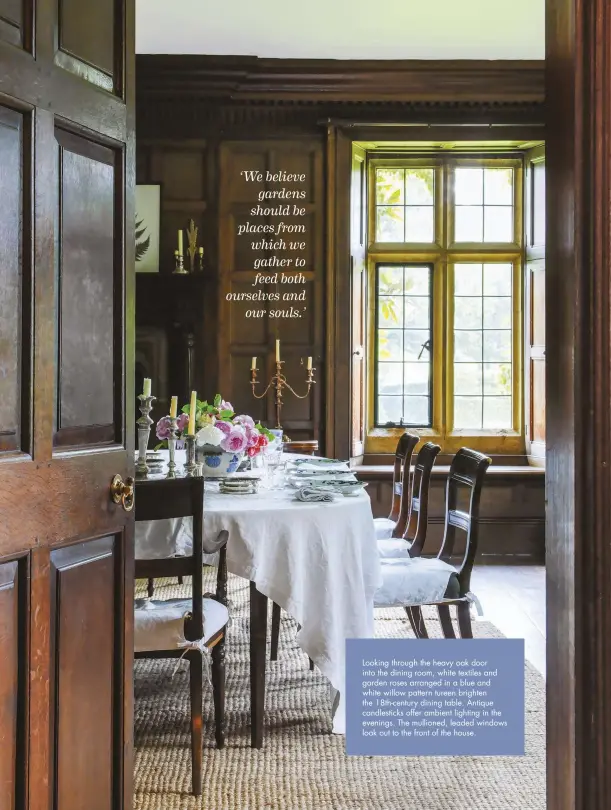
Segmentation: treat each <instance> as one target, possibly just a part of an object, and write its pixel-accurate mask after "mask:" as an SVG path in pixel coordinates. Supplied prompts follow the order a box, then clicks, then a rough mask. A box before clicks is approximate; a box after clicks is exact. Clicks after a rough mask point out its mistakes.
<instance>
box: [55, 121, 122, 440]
mask: <svg viewBox="0 0 611 810" xmlns="http://www.w3.org/2000/svg"><path fill="white" fill-rule="evenodd" d="M57 140H58V143H59V150H60V177H61V181H60V182H61V185H60V199H59V206H60V211H59V217H58V220H59V222H60V223H61V226H60V227H61V232H60V234H59V240H60V244H61V254H60V256H59V279H58V284H59V291H60V292H59V311H58V324H59V327H58V328H59V341H58V342H59V360H58V362H59V391H58V403H57V404H58V413H57V432H56V435H55V444H56V445H60V446H65V445H71V446H83V445H87V444H101V443H105V442H107V443H108V442H113V441H116V440H119V441H120V437H121V432H122V431H121V427H120V417H121V410H119V412H118V413H117V414H116V417H117V418H116V417H115V389H114V385H113V381H114V379H115V374H117V373H118V374H120V373H121V370H120V366H119V368H118V369H115V351H114V333H115V330H116V331H117V333H118V334H121V318H120V313H119V312H117V309H118V307H116V306H115V299H116V298H118V300H119V301H120V300H121V273H120V268H119V273H117V272H116V270H117V268H116V266H115V257H116V256H117V251H116V250H115V219H116V216H117V214H118V213H119V212H117V211H116V210H115V200H116V197H117V194H116V171H115V160H116V157H115V154H114V153H113V151H112V150H111V149H108V148H106V147H103V146H100V145H99V144H94V143H91V142H90V141H87V140H85V139H84V138H82V137H78V136H76V135H72V134H71V133H67V132H64V131H62V130H58V132H57ZM118 258H119V259H121V258H122V254H121V253H119V254H118ZM115 278H116V279H117V283H116V289H117V292H118V295H115V292H114V290H115ZM75 302H78V303H75ZM88 335H90V336H91V339H87V336H88ZM117 359H119V360H120V358H117ZM117 422H118V424H117Z"/></svg>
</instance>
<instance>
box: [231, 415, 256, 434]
mask: <svg viewBox="0 0 611 810" xmlns="http://www.w3.org/2000/svg"><path fill="white" fill-rule="evenodd" d="M233 424H234V425H243V426H244V427H245V428H250V429H251V430H254V427H255V420H254V419H253V418H252V416H246V414H241V416H236V417H235V419H234V420H233Z"/></svg>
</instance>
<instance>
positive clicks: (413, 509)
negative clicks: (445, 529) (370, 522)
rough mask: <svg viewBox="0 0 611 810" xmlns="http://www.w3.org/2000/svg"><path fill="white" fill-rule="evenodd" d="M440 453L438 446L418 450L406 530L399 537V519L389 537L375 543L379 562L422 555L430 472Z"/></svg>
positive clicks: (427, 511)
mask: <svg viewBox="0 0 611 810" xmlns="http://www.w3.org/2000/svg"><path fill="white" fill-rule="evenodd" d="M440 450H441V447H440V446H439V445H438V444H433V443H432V442H426V443H425V444H423V445H422V447H421V448H420V450H419V451H418V455H417V456H416V463H415V464H414V472H413V473H412V476H411V482H410V486H409V489H410V492H411V499H410V501H409V504H408V510H407V511H408V513H409V516H408V518H407V527H406V528H405V530H404V532H403V533H402V534H399V531H400V528H401V527H400V524H401V522H402V521H401V520H399V521H398V522H397V524H396V528H395V531H394V533H393V535H392V536H391V537H389V538H384V539H381V540H378V541H377V543H378V551H379V553H380V558H381V559H387V558H396V557H404V558H405V557H420V555H421V554H422V550H423V548H424V543H425V540H426V533H427V528H428V522H429V490H430V484H431V472H432V470H433V466H434V464H435V459H436V458H437V455H438V453H439V451H440ZM405 509H406V506H405V504H402V510H405Z"/></svg>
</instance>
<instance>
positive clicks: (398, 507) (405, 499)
mask: <svg viewBox="0 0 611 810" xmlns="http://www.w3.org/2000/svg"><path fill="white" fill-rule="evenodd" d="M419 441H420V436H416V434H415V433H409V431H407V430H406V431H405V433H404V434H403V435H402V436H401V438H400V439H399V441H398V443H397V449H396V450H395V463H394V466H393V471H392V502H391V509H390V514H389V515H388V518H389V520H392V521H393V522H394V523H397V524H398V525H397V527H396V529H395V532H394V534H395V535H396V536H397V537H401V536H402V535H403V532H404V531H405V528H406V526H407V520H408V517H409V502H410V495H411V488H410V479H409V471H410V466H411V463H412V454H413V452H414V449H415V447H416V445H417V444H418V442H419Z"/></svg>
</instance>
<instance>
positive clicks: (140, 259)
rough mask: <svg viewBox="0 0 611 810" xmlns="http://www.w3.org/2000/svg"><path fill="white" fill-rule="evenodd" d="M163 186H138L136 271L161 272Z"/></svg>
mask: <svg viewBox="0 0 611 810" xmlns="http://www.w3.org/2000/svg"><path fill="white" fill-rule="evenodd" d="M160 201H161V186H160V185H145V186H136V272H138V273H158V272H159V219H160V210H161V208H160V206H161V202H160Z"/></svg>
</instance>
